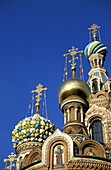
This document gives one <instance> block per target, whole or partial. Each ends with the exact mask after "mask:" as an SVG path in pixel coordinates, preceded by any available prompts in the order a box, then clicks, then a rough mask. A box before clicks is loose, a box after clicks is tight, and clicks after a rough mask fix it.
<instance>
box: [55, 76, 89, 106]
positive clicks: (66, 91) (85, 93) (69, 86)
mask: <svg viewBox="0 0 111 170" xmlns="http://www.w3.org/2000/svg"><path fill="white" fill-rule="evenodd" d="M71 96H75V97H81V98H84V99H85V100H86V101H87V102H89V100H90V97H91V92H90V89H89V87H88V85H87V84H86V83H85V81H83V80H81V79H78V78H71V79H68V80H66V81H64V82H63V83H62V84H61V85H60V87H59V89H58V100H59V103H61V102H62V101H63V100H64V99H66V98H68V97H71Z"/></svg>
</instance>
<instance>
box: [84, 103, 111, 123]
mask: <svg viewBox="0 0 111 170" xmlns="http://www.w3.org/2000/svg"><path fill="white" fill-rule="evenodd" d="M85 115H86V118H85V125H86V126H87V125H88V124H89V119H90V118H91V116H92V117H93V116H94V117H96V116H97V115H99V116H100V117H102V119H103V122H104V120H107V119H109V118H110V112H109V111H108V110H107V109H106V108H104V107H98V106H97V105H95V104H94V105H93V106H92V107H91V108H89V110H88V111H87V112H86V114H85Z"/></svg>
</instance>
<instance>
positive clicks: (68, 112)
mask: <svg viewBox="0 0 111 170" xmlns="http://www.w3.org/2000/svg"><path fill="white" fill-rule="evenodd" d="M67 115H68V122H69V121H70V110H69V109H68V110H67Z"/></svg>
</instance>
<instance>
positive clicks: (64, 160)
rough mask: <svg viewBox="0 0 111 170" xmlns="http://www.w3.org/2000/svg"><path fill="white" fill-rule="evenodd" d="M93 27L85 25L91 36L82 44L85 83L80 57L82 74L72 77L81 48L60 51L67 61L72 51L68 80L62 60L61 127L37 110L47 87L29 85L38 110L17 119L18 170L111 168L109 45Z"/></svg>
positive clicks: (13, 139)
mask: <svg viewBox="0 0 111 170" xmlns="http://www.w3.org/2000/svg"><path fill="white" fill-rule="evenodd" d="M97 30H99V26H97V25H95V24H93V25H92V26H91V27H90V28H89V31H90V33H91V35H93V39H94V40H93V41H92V42H90V43H89V44H88V45H87V46H86V48H85V49H84V54H85V57H86V58H87V59H88V60H89V64H90V66H91V69H90V71H89V73H88V76H89V78H88V81H87V83H86V82H85V81H84V79H82V78H83V76H82V73H83V68H82V61H81V65H80V68H81V78H80V79H79V78H77V77H76V60H77V59H78V55H80V57H81V53H82V52H83V51H79V50H78V48H75V47H72V48H71V49H70V50H68V53H66V54H64V56H65V58H66V60H67V57H68V56H69V55H70V56H71V60H70V61H69V62H70V65H71V71H72V77H70V78H69V79H67V63H66V62H65V69H64V70H65V74H64V80H63V83H62V84H61V85H60V87H59V88H58V101H59V104H60V106H59V107H60V110H61V112H62V113H63V116H64V125H63V129H62V131H60V130H59V129H57V128H56V125H54V124H53V123H52V122H51V121H50V120H48V119H46V118H44V117H42V116H41V113H40V111H39V109H40V106H41V104H40V103H41V98H42V92H45V91H46V90H47V88H46V87H44V86H43V85H41V84H39V85H38V86H36V89H35V90H32V94H36V96H35V98H36V104H35V107H36V112H35V113H34V114H33V115H32V116H30V117H26V118H24V119H23V120H21V121H20V122H19V123H18V124H17V125H16V126H15V129H14V130H13V132H12V142H13V146H14V148H15V151H16V154H17V156H18V157H17V161H16V169H17V170H52V169H54V170H62V169H63V170H71V169H75V170H81V169H82V170H86V169H87V170H90V169H92V170H108V169H111V78H109V77H108V74H107V70H106V69H105V68H104V62H105V57H106V55H107V47H106V46H105V45H104V44H103V43H102V42H101V41H100V39H99V36H98V35H99V34H97ZM97 39H99V40H97ZM79 48H80V47H79Z"/></svg>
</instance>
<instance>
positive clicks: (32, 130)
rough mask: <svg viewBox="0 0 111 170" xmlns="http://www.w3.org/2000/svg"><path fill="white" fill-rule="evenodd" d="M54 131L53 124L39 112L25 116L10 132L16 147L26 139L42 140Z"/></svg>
mask: <svg viewBox="0 0 111 170" xmlns="http://www.w3.org/2000/svg"><path fill="white" fill-rule="evenodd" d="M54 131H55V125H54V124H52V123H51V122H50V120H47V119H45V118H43V117H41V116H40V115H39V114H35V115H33V116H31V117H28V118H27V117H26V118H25V119H23V120H22V121H20V122H19V123H18V124H17V125H16V126H15V129H14V131H13V132H12V142H13V146H14V148H15V149H16V148H17V146H19V145H20V144H22V143H25V142H28V141H35V142H42V143H43V142H44V141H45V140H46V139H47V137H48V136H50V135H51V134H52V133H54Z"/></svg>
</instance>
